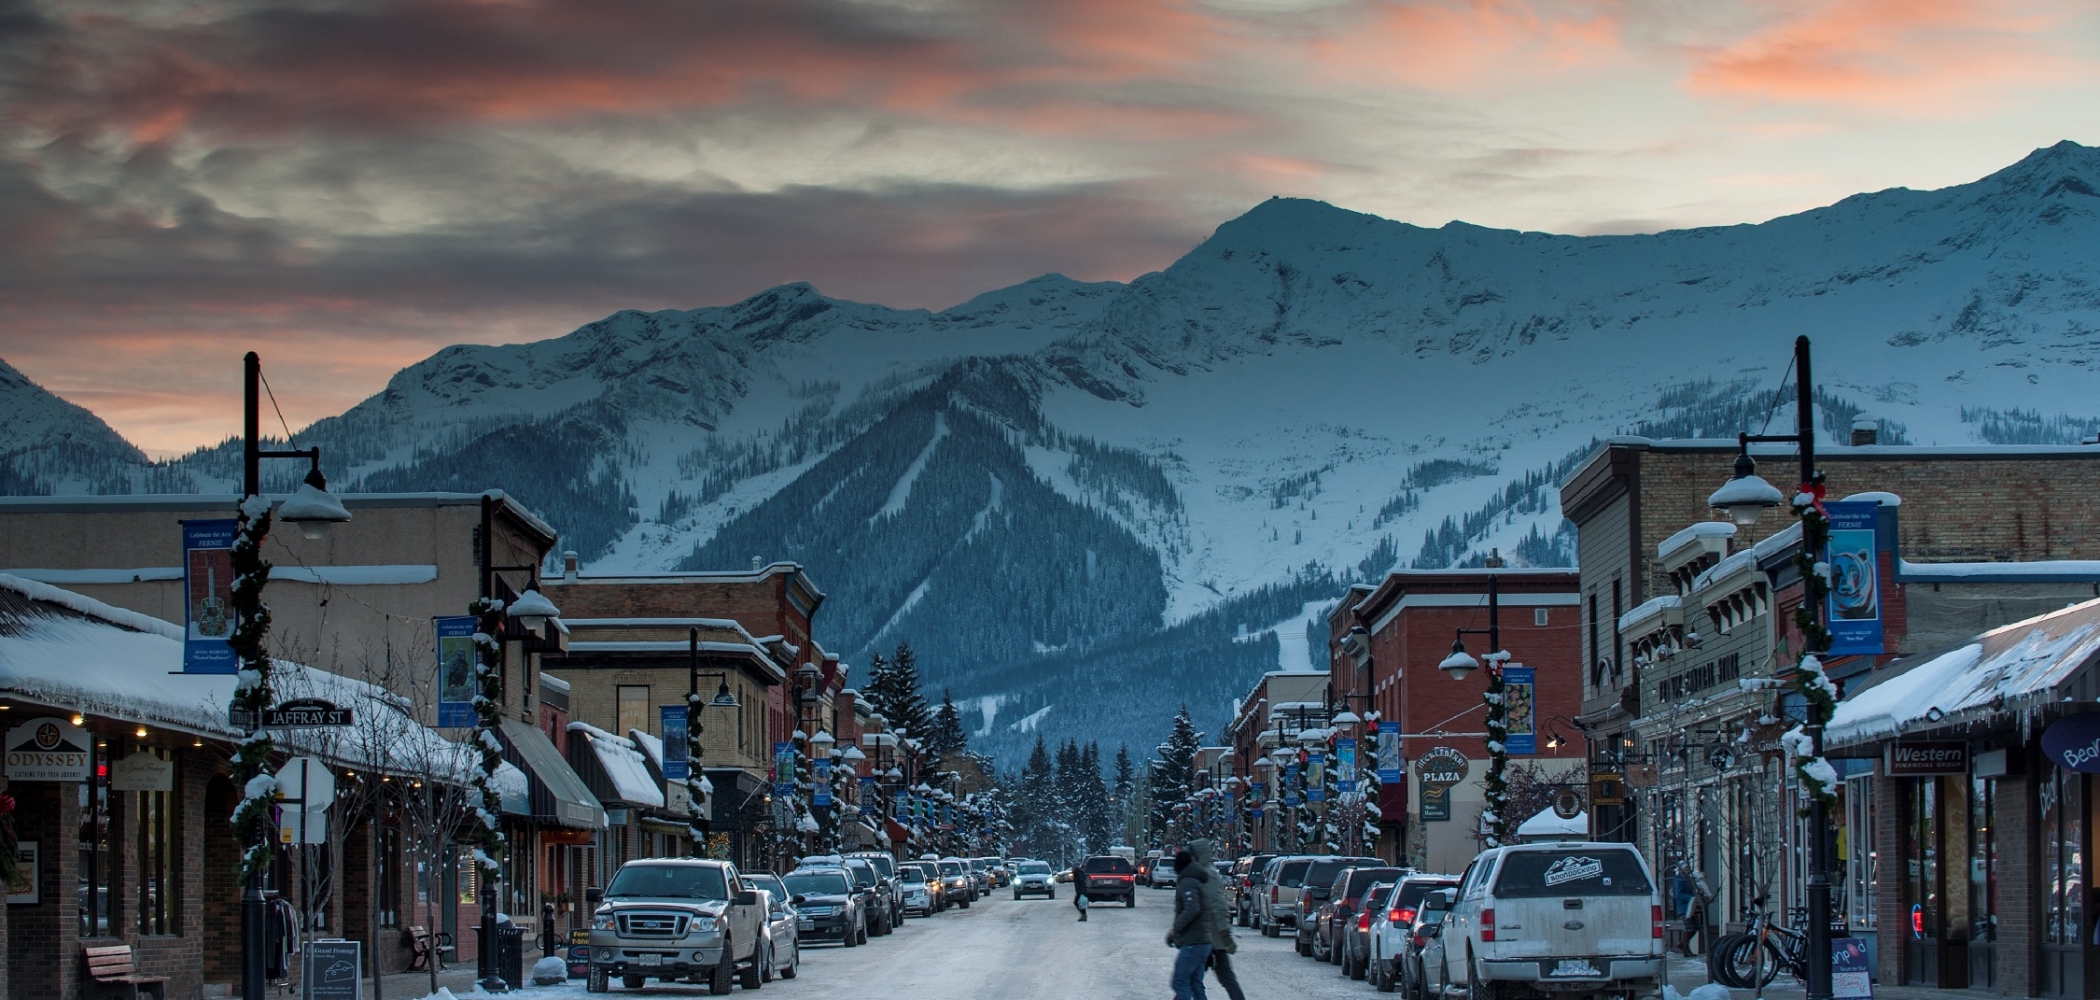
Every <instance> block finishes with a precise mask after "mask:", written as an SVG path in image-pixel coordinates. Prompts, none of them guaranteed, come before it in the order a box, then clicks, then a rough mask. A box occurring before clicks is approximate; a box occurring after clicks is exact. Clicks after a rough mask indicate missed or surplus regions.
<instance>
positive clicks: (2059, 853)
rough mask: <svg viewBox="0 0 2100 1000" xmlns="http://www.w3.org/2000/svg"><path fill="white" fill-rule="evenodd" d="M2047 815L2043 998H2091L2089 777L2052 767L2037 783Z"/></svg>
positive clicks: (2042, 867)
mask: <svg viewBox="0 0 2100 1000" xmlns="http://www.w3.org/2000/svg"><path fill="white" fill-rule="evenodd" d="M2035 786H2036V788H2035V794H2036V799H2037V801H2036V806H2037V807H2038V812H2039V814H2040V816H2041V823H2040V827H2041V829H2040V836H2039V837H2038V838H2037V841H2038V845H2039V847H2040V854H2041V857H2040V859H2039V860H2040V862H2041V863H2040V864H2039V865H2038V866H2037V874H2038V875H2039V877H2040V879H2041V884H2040V885H2039V886H2038V887H2037V888H2038V889H2039V890H2040V891H2039V892H2037V893H2036V895H2037V896H2038V897H2039V902H2040V903H2041V910H2042V912H2041V929H2042V934H2041V938H2042V940H2041V956H2040V957H2041V961H2040V963H2039V964H2040V970H2039V971H2040V975H2038V976H2037V977H2036V979H2037V980H2038V983H2037V985H2038V986H2039V992H2040V993H2041V994H2042V995H2043V996H2055V997H2083V996H2085V995H2086V983H2087V982H2088V979H2087V977H2086V974H2085V961H2086V960H2085V955H2086V950H2087V949H2086V946H2085V943H2084V942H2085V940H2086V934H2087V930H2086V926H2085V924H2086V912H2085V848H2086V843H2085V832H2086V822H2085V821H2086V809H2085V805H2086V804H2085V800H2086V798H2087V796H2086V794H2085V791H2086V789H2085V776H2084V775H2082V774H2072V773H2069V772H2066V771H2063V770H2061V769H2059V768H2056V767H2048V768H2047V769H2046V770H2045V772H2044V773H2043V774H2042V775H2041V776H2040V777H2039V778H2038V779H2037V780H2036V781H2035Z"/></svg>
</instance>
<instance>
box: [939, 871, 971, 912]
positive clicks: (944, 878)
mask: <svg viewBox="0 0 2100 1000" xmlns="http://www.w3.org/2000/svg"><path fill="white" fill-rule="evenodd" d="M934 864H935V865H938V866H939V867H940V869H941V888H943V889H945V890H947V892H948V901H949V902H951V903H954V904H955V905H957V906H960V907H962V908H963V909H965V910H967V909H969V908H970V904H971V903H974V902H976V901H977V886H976V885H975V884H974V883H972V882H971V881H970V870H969V869H967V868H965V867H963V863H962V859H961V858H942V859H940V860H939V861H936V862H934Z"/></svg>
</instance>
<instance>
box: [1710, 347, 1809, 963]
mask: <svg viewBox="0 0 2100 1000" xmlns="http://www.w3.org/2000/svg"><path fill="white" fill-rule="evenodd" d="M1815 403H1816V400H1815V380H1814V379H1813V378H1812V377H1811V376H1810V371H1809V350H1808V338H1807V337H1805V336H1803V337H1795V338H1794V433H1792V434H1748V433H1744V434H1738V435H1736V447H1737V452H1736V459H1735V476H1734V478H1732V479H1730V480H1729V481H1728V482H1727V483H1725V484H1723V485H1722V486H1721V488H1720V489H1718V490H1715V491H1714V493H1713V495H1712V496H1710V497H1708V498H1707V503H1708V504H1709V505H1710V506H1712V507H1714V508H1715V509H1717V510H1722V511H1725V512H1726V513H1727V514H1728V516H1729V519H1730V520H1732V521H1734V522H1735V523H1736V524H1738V525H1742V526H1745V527H1748V526H1749V525H1752V524H1755V523H1757V519H1758V518H1759V516H1761V515H1762V514H1763V513H1764V512H1765V509H1766V508H1768V507H1776V506H1778V505H1779V503H1780V501H1781V500H1782V497H1781V495H1780V492H1779V490H1778V489H1777V488H1775V487H1773V486H1772V484H1770V483H1767V482H1765V481H1764V479H1762V478H1760V477H1759V476H1758V475H1757V463H1756V461H1754V460H1752V459H1751V457H1750V445H1752V444H1755V443H1781V444H1783V443H1788V442H1791V443H1793V444H1794V446H1795V447H1796V448H1798V449H1799V451H1800V456H1801V487H1800V489H1799V491H1798V492H1797V493H1796V494H1795V496H1796V500H1795V503H1794V510H1795V513H1796V514H1798V515H1799V516H1800V518H1801V551H1800V552H1799V553H1797V554H1796V555H1795V557H1794V558H1795V565H1796V566H1797V567H1799V568H1800V571H1801V586H1802V601H1801V605H1800V607H1798V608H1796V609H1795V610H1794V616H1795V619H1794V620H1795V624H1796V625H1798V626H1799V627H1800V629H1801V635H1802V639H1803V643H1802V645H1803V647H1804V649H1803V651H1802V657H1801V661H1800V664H1799V666H1798V668H1797V670H1796V683H1797V685H1798V686H1799V688H1800V689H1801V693H1802V695H1803V696H1804V698H1805V700H1806V701H1807V705H1808V713H1807V714H1808V718H1807V719H1806V721H1805V722H1804V723H1803V725H1802V729H1803V730H1804V735H1805V736H1806V741H1805V742H1806V743H1807V744H1808V746H1807V750H1808V753H1806V754H1802V753H1800V752H1799V749H1798V748H1790V751H1791V752H1790V756H1791V757H1792V758H1793V761H1792V762H1793V764H1794V767H1795V770H1796V771H1797V772H1800V771H1801V770H1802V769H1803V767H1804V766H1805V765H1806V764H1808V763H1812V762H1818V761H1821V760H1822V759H1823V727H1824V725H1825V724H1827V723H1828V722H1829V721H1830V713H1831V711H1832V709H1833V708H1834V707H1835V700H1834V696H1833V695H1832V694H1831V686H1830V682H1829V680H1828V678H1827V677H1825V675H1824V674H1823V667H1822V661H1821V658H1820V656H1819V655H1818V654H1821V653H1823V652H1826V651H1828V650H1829V649H1830V633H1829V631H1828V630H1827V629H1826V628H1825V627H1824V625H1823V595H1824V594H1825V593H1826V592H1827V589H1828V584H1827V583H1826V582H1825V581H1824V580H1823V578H1822V577H1821V576H1820V575H1818V574H1817V572H1816V561H1817V560H1818V559H1819V558H1820V557H1821V555H1822V551H1823V547H1824V545H1825V544H1826V543H1827V542H1828V541H1829V538H1830V521H1829V518H1828V517H1827V516H1826V515H1824V513H1823V509H1822V496H1823V477H1822V474H1821V473H1820V472H1818V471H1817V470H1816V421H1815V412H1816V411H1815ZM1804 497H1805V498H1807V501H1806V502H1803V500H1802V499H1801V498H1804ZM1803 784H1804V785H1808V786H1811V789H1810V795H1809V805H1808V809H1809V818H1808V825H1809V836H1810V837H1811V840H1810V843H1809V854H1808V856H1809V867H1808V991H1807V1000H1829V998H1830V995H1831V975H1830V971H1831V970H1830V957H1831V956H1830V918H1831V902H1830V869H1831V848H1830V805H1829V801H1830V797H1831V789H1828V788H1825V787H1822V785H1821V782H1820V781H1819V780H1815V779H1809V778H1807V777H1806V776H1804V782H1803Z"/></svg>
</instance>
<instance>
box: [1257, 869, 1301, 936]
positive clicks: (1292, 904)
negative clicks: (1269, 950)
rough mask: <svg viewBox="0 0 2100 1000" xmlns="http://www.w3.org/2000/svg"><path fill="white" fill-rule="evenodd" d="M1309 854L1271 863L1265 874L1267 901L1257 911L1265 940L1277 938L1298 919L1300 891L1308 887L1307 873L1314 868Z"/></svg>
mask: <svg viewBox="0 0 2100 1000" xmlns="http://www.w3.org/2000/svg"><path fill="white" fill-rule="evenodd" d="M1312 863H1313V856H1312V855H1309V854H1286V855H1280V856H1278V857H1274V858H1271V859H1269V867H1268V868H1267V869H1266V870H1265V871H1264V872H1263V874H1262V881H1263V882H1264V883H1266V884H1267V886H1268V892H1267V898H1266V899H1265V900H1264V901H1263V902H1262V903H1261V904H1260V905H1258V906H1256V907H1255V917H1256V920H1255V924H1256V926H1259V927H1260V928H1261V933H1262V936H1263V937H1277V936H1279V935H1281V934H1282V933H1283V927H1284V926H1285V924H1287V923H1294V922H1296V921H1297V919H1298V891H1299V889H1300V888H1302V887H1303V886H1304V885H1305V870H1306V869H1308V868H1311V867H1312Z"/></svg>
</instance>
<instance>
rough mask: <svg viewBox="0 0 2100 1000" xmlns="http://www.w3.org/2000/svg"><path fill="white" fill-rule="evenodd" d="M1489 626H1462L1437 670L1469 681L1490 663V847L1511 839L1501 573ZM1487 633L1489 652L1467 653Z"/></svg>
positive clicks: (1492, 585)
mask: <svg viewBox="0 0 2100 1000" xmlns="http://www.w3.org/2000/svg"><path fill="white" fill-rule="evenodd" d="M1501 565H1502V560H1501V559H1500V557H1499V556H1496V557H1491V558H1490V559H1489V562H1488V566H1489V568H1491V569H1493V568H1499V567H1500V566H1501ZM1487 608H1488V625H1487V627H1486V628H1460V629H1457V630H1456V631H1457V633H1458V637H1457V638H1456V639H1454V640H1452V642H1451V655H1450V656H1447V657H1445V658H1444V661H1443V662H1442V663H1439V664H1437V669H1439V670H1443V671H1446V672H1448V673H1449V674H1450V675H1451V677H1452V678H1453V679H1454V680H1465V678H1466V675H1467V674H1470V673H1472V672H1473V670H1474V668H1476V667H1479V666H1481V665H1482V663H1483V660H1484V661H1485V663H1486V666H1487V674H1488V686H1487V693H1486V694H1484V695H1482V696H1481V697H1482V699H1483V700H1485V701H1486V702H1487V748H1488V770H1487V776H1486V777H1485V778H1483V779H1482V781H1481V793H1482V798H1483V799H1484V800H1485V801H1486V804H1487V809H1488V812H1489V813H1491V814H1492V815H1493V816H1494V817H1495V818H1494V820H1493V821H1492V822H1491V823H1490V824H1489V829H1488V830H1486V831H1484V832H1485V833H1486V834H1487V835H1488V837H1489V838H1490V839H1489V845H1488V846H1490V847H1497V846H1500V845H1502V844H1503V843H1505V842H1507V841H1508V840H1509V831H1510V822H1509V815H1508V814H1509V795H1508V793H1507V791H1506V790H1507V788H1508V787H1509V785H1508V779H1507V778H1505V777H1504V774H1505V772H1506V771H1507V770H1508V768H1509V714H1508V712H1509V709H1508V706H1507V704H1506V699H1505V697H1504V693H1503V686H1502V665H1503V664H1504V663H1506V662H1508V660H1509V653H1507V652H1506V651H1504V650H1503V648H1502V578H1501V574H1499V573H1489V574H1488V578H1487ZM1469 635H1485V636H1487V637H1488V647H1489V649H1488V654H1487V656H1486V657H1484V658H1482V659H1481V660H1476V659H1474V658H1473V657H1472V655H1471V654H1469V653H1467V652H1466V640H1465V637H1466V636H1469Z"/></svg>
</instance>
